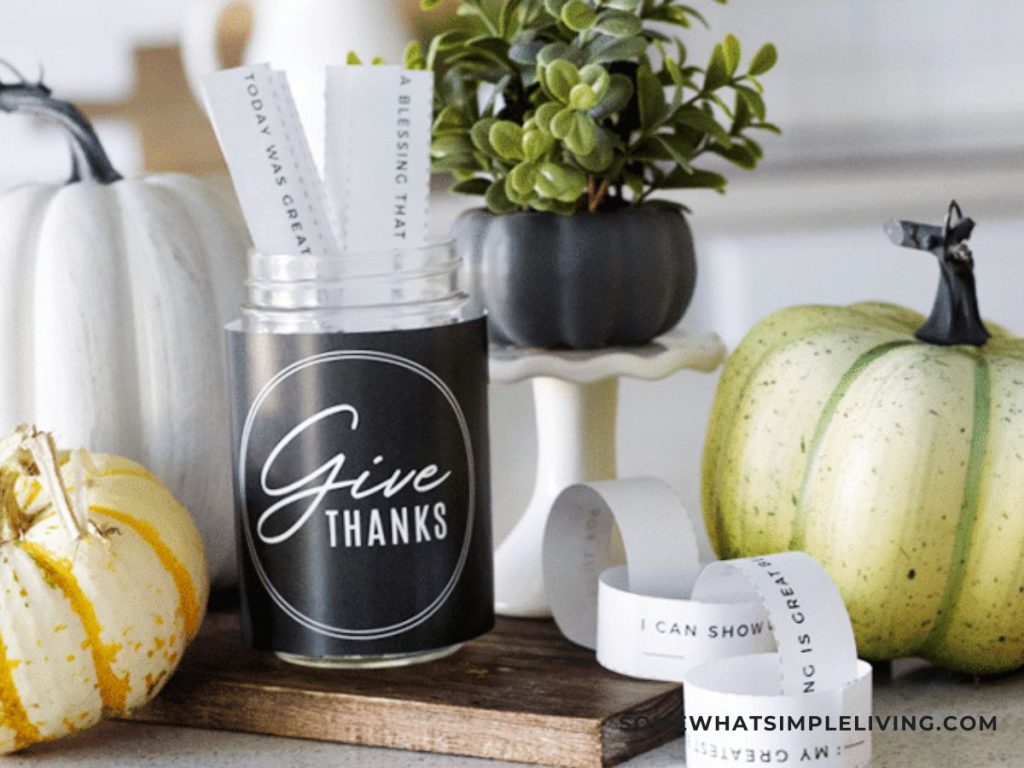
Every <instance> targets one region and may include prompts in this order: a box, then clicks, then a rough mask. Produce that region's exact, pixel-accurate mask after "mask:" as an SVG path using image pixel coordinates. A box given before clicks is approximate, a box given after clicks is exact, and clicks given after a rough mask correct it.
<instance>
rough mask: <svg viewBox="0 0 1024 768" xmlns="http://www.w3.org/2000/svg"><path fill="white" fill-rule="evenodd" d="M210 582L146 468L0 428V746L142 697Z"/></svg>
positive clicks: (87, 720) (167, 496) (191, 626)
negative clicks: (0, 433)
mask: <svg viewBox="0 0 1024 768" xmlns="http://www.w3.org/2000/svg"><path fill="white" fill-rule="evenodd" d="M208 594H209V580H208V579H207V575H206V562H205V560H204V557H203V544H202V539H201V538H200V535H199V532H198V531H197V530H196V527H195V525H194V524H193V523H192V519H191V518H190V517H189V514H188V512H187V511H186V510H185V509H184V507H182V506H181V505H180V504H178V503H177V502H176V501H175V500H174V497H173V496H172V495H171V493H170V492H169V491H168V490H167V489H166V488H165V487H164V486H163V485H162V484H161V483H160V482H159V481H158V480H157V479H156V478H155V477H154V476H153V475H151V474H150V473H149V472H148V471H146V470H145V469H144V468H143V467H141V466H140V465H138V464H136V463H135V462H132V461H128V460H126V459H122V458H120V457H117V456H105V455H90V454H88V453H86V452H85V451H83V450H79V451H75V452H73V453H70V454H64V455H62V456H60V457H58V454H57V452H56V449H55V448H54V445H53V440H52V438H50V436H49V435H47V434H43V433H39V432H37V431H35V430H34V429H30V428H19V429H18V430H16V431H15V432H14V433H13V434H12V435H11V436H10V437H9V438H7V439H5V440H3V441H0V754H3V753H7V752H13V751H16V750H18V749H22V748H24V747H26V746H29V745H30V744H34V743H36V742H39V741H48V740H50V739H56V738H59V737H61V736H66V735H68V734H70V733H74V732H76V731H79V730H81V729H83V728H87V727H89V726H91V725H93V724H95V723H97V722H99V720H100V719H102V718H103V717H111V716H117V715H119V714H123V713H126V712H130V711H131V710H133V709H136V708H138V707H141V706H142V705H143V704H145V703H146V702H148V701H149V700H150V699H152V698H153V696H155V695H156V694H157V692H159V690H160V689H161V688H162V687H163V684H164V683H165V682H166V680H167V679H168V678H169V676H170V674H171V673H172V672H173V671H174V669H175V667H177V665H178V662H179V660H180V659H181V655H182V653H183V652H184V649H185V646H186V645H187V643H188V641H189V640H190V639H191V638H192V637H194V636H195V634H196V632H197V631H198V629H199V625H200V623H201V622H202V618H203V613H204V611H205V608H206V600H207V596H208Z"/></svg>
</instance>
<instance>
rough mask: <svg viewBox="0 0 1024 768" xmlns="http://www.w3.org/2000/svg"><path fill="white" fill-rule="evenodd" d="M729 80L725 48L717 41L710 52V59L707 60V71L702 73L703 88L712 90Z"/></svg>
mask: <svg viewBox="0 0 1024 768" xmlns="http://www.w3.org/2000/svg"><path fill="white" fill-rule="evenodd" d="M728 82H729V64H728V63H727V62H726V60H725V49H724V48H723V47H722V44H721V43H719V44H718V45H716V46H715V48H714V50H713V51H712V52H711V61H710V62H708V68H707V71H706V72H705V73H704V90H705V91H714V90H717V89H718V88H721V87H722V86H723V85H725V84H726V83H728Z"/></svg>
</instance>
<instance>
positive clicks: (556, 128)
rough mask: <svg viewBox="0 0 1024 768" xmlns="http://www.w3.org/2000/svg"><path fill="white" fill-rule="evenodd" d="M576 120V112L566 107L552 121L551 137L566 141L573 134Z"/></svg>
mask: <svg viewBox="0 0 1024 768" xmlns="http://www.w3.org/2000/svg"><path fill="white" fill-rule="evenodd" d="M575 120H576V110H574V109H572V108H571V107H566V108H565V109H563V110H561V111H560V112H559V113H558V114H557V115H555V116H554V118H553V119H552V120H551V124H550V125H551V135H552V136H554V137H555V138H556V139H564V138H565V137H566V136H568V135H569V134H570V133H571V132H572V128H573V124H574V122H575Z"/></svg>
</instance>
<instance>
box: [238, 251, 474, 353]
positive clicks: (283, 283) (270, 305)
mask: <svg viewBox="0 0 1024 768" xmlns="http://www.w3.org/2000/svg"><path fill="white" fill-rule="evenodd" d="M461 266H462V260H461V259H460V258H458V257H457V256H456V255H455V253H454V247H453V244H452V243H450V242H447V243H438V244H434V245H429V246H427V247H424V248H417V249H412V250H405V251H383V252H363V253H354V254H346V256H345V257H344V258H333V257H319V256H292V255H267V254H262V253H258V252H256V251H253V252H251V253H250V254H249V280H248V282H247V283H246V304H245V305H244V306H243V307H242V319H243V327H244V328H245V330H246V331H250V332H253V333H337V332H344V333H355V332H363V331H395V330H412V329H417V328H432V327H435V326H439V325H444V324H445V323H457V322H461V321H463V320H471V319H475V317H479V314H478V310H475V309H473V308H471V307H470V303H469V296H468V295H466V294H465V293H463V292H462V291H461V290H460V287H459V271H460V268H461Z"/></svg>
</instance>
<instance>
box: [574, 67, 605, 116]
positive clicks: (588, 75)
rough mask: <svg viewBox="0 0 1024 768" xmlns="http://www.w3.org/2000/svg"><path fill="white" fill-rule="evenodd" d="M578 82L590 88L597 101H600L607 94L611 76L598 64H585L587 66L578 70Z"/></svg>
mask: <svg viewBox="0 0 1024 768" xmlns="http://www.w3.org/2000/svg"><path fill="white" fill-rule="evenodd" d="M580 80H581V81H582V82H584V83H586V84H587V85H589V86H590V88H591V89H592V90H593V91H594V95H595V96H596V97H597V100H598V101H600V100H601V99H603V98H604V95H605V94H606V93H607V92H608V86H609V85H610V84H611V75H609V74H608V70H607V69H605V68H604V67H602V66H601V65H600V64H587V66H585V67H584V68H583V69H581V70H580ZM588 109H589V107H588Z"/></svg>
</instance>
